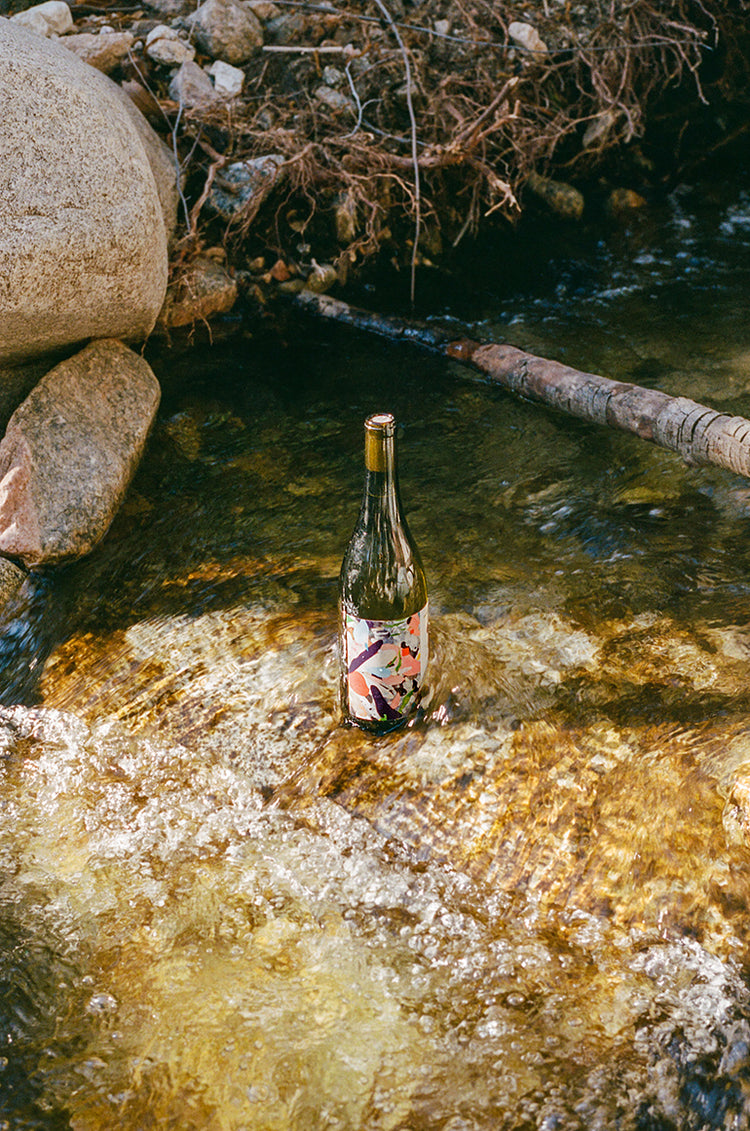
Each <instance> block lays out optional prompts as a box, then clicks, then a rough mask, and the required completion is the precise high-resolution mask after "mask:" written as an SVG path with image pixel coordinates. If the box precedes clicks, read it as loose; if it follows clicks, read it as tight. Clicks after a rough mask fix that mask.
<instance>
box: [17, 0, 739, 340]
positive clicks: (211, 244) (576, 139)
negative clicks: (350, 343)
mask: <svg viewBox="0 0 750 1131" xmlns="http://www.w3.org/2000/svg"><path fill="white" fill-rule="evenodd" d="M4 3H5V6H6V8H7V9H8V11H9V12H12V15H11V19H12V20H14V21H18V22H20V23H22V24H24V25H25V26H28V27H32V28H33V29H34V30H35V31H36V32H38V33H40V34H44V35H49V36H54V37H58V38H59V41H60V43H62V44H64V45H65V46H66V47H67V48H68V49H69V50H71V51H73V52H75V53H76V54H78V55H79V56H80V57H81V58H83V59H84V60H86V62H87V63H89V64H90V65H92V66H94V67H97V68H99V69H100V70H102V71H104V72H105V73H106V74H108V75H109V76H110V77H111V78H112V80H113V81H114V82H115V83H116V84H117V85H119V86H120V87H121V88H122V89H123V90H124V91H126V92H127V93H128V95H129V96H130V97H131V98H132V99H133V101H134V102H135V103H136V104H137V105H138V106H139V108H140V109H141V110H142V111H143V113H144V114H145V115H146V116H147V118H148V119H149V121H150V122H151V124H152V126H153V127H154V129H155V130H156V131H157V132H158V133H159V134H160V135H161V136H162V138H163V140H164V141H165V143H166V145H167V146H168V147H169V149H170V151H171V152H172V154H173V157H174V161H175V164H176V166H177V167H179V171H180V185H181V200H180V208H179V217H178V220H179V226H178V231H177V236H176V239H175V240H174V242H173V245H172V255H171V268H172V277H173V282H175V287H174V289H173V293H172V295H171V299H170V301H171V310H172V314H171V321H172V323H173V324H174V323H175V322H182V323H184V322H187V321H190V320H191V319H192V318H193V317H195V316H197V317H205V316H210V314H211V312H212V311H213V310H214V309H216V310H222V309H226V308H227V306H228V305H229V304H230V303H231V302H232V301H233V300H234V296H235V294H236V289H235V288H236V286H237V285H238V286H239V288H240V290H243V289H244V290H245V291H246V292H249V293H250V294H251V295H254V296H255V297H259V292H258V288H260V290H261V292H262V291H263V288H264V287H267V286H269V285H270V286H275V285H277V284H279V283H280V284H282V285H284V286H289V287H295V286H300V285H302V281H304V280H307V279H309V280H310V281H311V284H312V285H313V286H314V287H316V288H318V289H325V288H328V287H330V286H331V285H332V284H333V283H334V282H339V283H344V284H345V283H346V282H347V280H348V279H350V278H351V277H352V274H358V273H359V272H361V270H362V267H363V265H365V264H368V263H370V262H371V261H372V260H373V258H375V257H377V256H383V255H385V256H387V257H388V258H390V259H393V260H395V261H396V262H398V263H400V264H402V265H404V264H409V263H413V262H425V261H427V262H432V263H438V264H439V263H440V262H441V259H442V257H443V255H444V253H445V252H446V250H448V249H450V248H451V247H453V246H454V245H455V244H456V243H457V242H460V241H461V240H462V239H464V238H466V237H467V236H471V235H476V234H477V233H479V232H481V231H482V230H484V229H485V228H486V227H488V226H489V225H492V224H498V223H500V224H507V223H508V222H511V223H512V222H515V221H517V220H518V218H519V217H521V216H523V215H524V214H525V213H526V212H527V211H529V210H531V211H532V212H533V210H534V209H535V208H537V207H542V208H544V209H552V210H553V211H555V212H557V213H558V214H560V215H561V216H562V217H564V218H566V219H571V218H573V219H580V217H581V216H582V215H583V214H584V213H585V211H586V209H587V208H589V209H590V208H591V207H592V199H593V198H595V199H596V201H597V202H598V201H599V200H604V201H605V202H606V206H607V208H608V209H609V210H610V211H611V212H612V213H615V214H622V213H623V212H625V213H627V212H629V211H630V210H632V209H634V208H639V207H642V206H643V203H644V200H645V199H647V197H648V192H649V191H650V190H651V189H652V188H653V187H654V186H655V185H656V186H658V185H661V184H662V183H663V182H664V180H665V179H668V178H669V177H670V176H674V175H675V174H677V175H679V173H680V172H681V171H683V170H684V169H685V168H686V167H688V166H690V167H692V166H693V165H694V164H695V163H700V162H701V161H703V160H714V159H715V157H716V155H717V153H718V152H722V151H724V150H725V149H727V148H731V144H732V140H733V138H734V137H735V136H739V135H742V133H743V132H744V130H745V128H746V118H747V114H746V106H745V107H744V111H745V112H743V100H745V101H746V93H744V92H746V90H747V69H748V44H749V43H750V39H749V38H748V33H747V28H746V26H745V23H746V20H745V17H743V14H742V12H741V11H740V9H743V8H744V5H743V4H740V5H738V4H737V3H735V2H732V0H700V2H699V0H678V2H677V3H674V2H671V0H670V2H666V0H635V2H633V0H627V2H626V0H613V2H612V3H609V2H608V3H606V4H604V3H600V2H598V0H580V2H578V3H570V2H569V0H525V2H519V3H514V4H490V3H486V2H484V0H472V2H468V0H466V2H461V3H452V2H451V3H449V2H447V0H421V2H419V3H415V2H410V0H348V2H346V3H343V2H342V3H336V2H333V0H321V2H320V3H313V2H309V0H307V2H304V0H277V2H270V0H204V2H203V3H201V4H199V5H197V6H196V5H195V4H194V3H191V2H190V0H149V3H147V4H142V5H128V6H118V5H117V4H111V5H110V4H108V3H106V2H105V0H103V2H102V3H101V4H87V3H81V4H72V5H71V6H70V7H68V6H67V5H66V4H64V3H62V0H52V3H51V4H50V3H46V4H42V5H39V6H36V7H34V8H32V9H30V10H29V9H27V10H20V11H16V8H20V7H22V4H23V0H21V3H19V0H4ZM0 11H2V4H0ZM53 12H54V13H56V14H55V15H53ZM206 253H208V255H206ZM196 258H198V259H199V260H201V264H199V267H198V268H196V266H195V263H194V261H195V260H196ZM206 259H207V260H208V264H209V266H208V267H207V268H206V269H205V270H203V266H204V265H205V263H206ZM279 261H281V262H279ZM217 265H218V266H217ZM222 265H224V266H227V267H228V268H229V271H228V274H229V276H231V280H230V279H227V278H226V277H225V276H224V275H223V273H222V271H221V270H220V268H221V266H222ZM185 272H187V277H186V278H182V276H183V275H184V274H185ZM181 278H182V281H181V282H179V283H178V280H179V279H181ZM196 291H197V292H199V293H200V299H199V301H198V302H197V304H196V307H195V310H194V311H193V310H192V308H191V303H190V301H189V299H190V296H191V295H192V293H193V292H196ZM260 297H262V295H261V296H260Z"/></svg>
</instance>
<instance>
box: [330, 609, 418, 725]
mask: <svg viewBox="0 0 750 1131" xmlns="http://www.w3.org/2000/svg"><path fill="white" fill-rule="evenodd" d="M343 617H344V636H343V645H344V651H345V655H344V663H345V666H346V672H347V676H346V692H347V696H348V700H349V701H348V704H347V706H348V709H349V714H350V715H351V716H352V717H353V718H355V719H366V720H374V721H383V722H385V721H393V722H397V721H399V720H400V719H403V718H404V717H405V716H406V715H408V714H409V712H410V711H411V710H412V709H413V707H414V705H415V702H416V698H417V692H418V691H419V689H420V687H421V686H422V681H423V680H424V674H425V671H426V668H427V655H428V640H427V620H428V617H427V605H425V606H424V608H422V609H420V611H419V612H418V613H413V614H412V615H411V616H410V617H406V618H405V619H404V620H365V619H363V618H362V617H358V616H357V615H356V614H355V613H353V612H351V610H349V609H347V608H346V606H344V610H343Z"/></svg>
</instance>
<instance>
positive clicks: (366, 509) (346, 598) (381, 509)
mask: <svg viewBox="0 0 750 1131" xmlns="http://www.w3.org/2000/svg"><path fill="white" fill-rule="evenodd" d="M395 432H396V422H395V420H394V418H393V416H392V415H391V414H390V413H385V412H381V413H377V414H375V415H374V416H370V417H368V419H367V420H366V421H365V488H364V494H363V498H362V506H361V509H360V512H359V518H358V519H357V524H356V526H355V528H354V533H353V534H352V536H351V539H350V540H349V545H348V546H347V549H346V553H345V554H344V560H343V562H342V565H341V575H340V579H339V607H340V633H339V649H340V651H339V654H340V660H341V705H342V713H343V716H344V719H345V721H346V722H348V723H354V724H356V725H357V726H359V727H361V728H362V729H363V730H366V731H369V732H370V733H373V734H385V733H386V732H387V731H389V730H394V729H395V728H396V727H399V726H401V725H402V724H403V723H405V722H406V720H407V718H408V717H409V715H410V714H411V713H412V712H413V711H414V709H415V707H416V706H417V703H418V701H419V695H420V689H421V687H422V684H423V681H424V676H425V670H426V668H427V659H428V633H427V624H428V611H427V582H426V580H425V575H424V569H423V568H422V562H421V560H420V557H419V551H418V550H417V548H416V546H415V544H414V541H413V540H412V537H411V534H410V533H409V528H408V526H407V524H406V519H405V518H404V514H403V510H402V507H401V500H400V497H399V489H398V474H397V469H396V452H395Z"/></svg>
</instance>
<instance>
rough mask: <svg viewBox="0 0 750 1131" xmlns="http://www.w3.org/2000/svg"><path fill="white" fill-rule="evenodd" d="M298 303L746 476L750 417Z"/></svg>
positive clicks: (347, 311)
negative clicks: (426, 350)
mask: <svg viewBox="0 0 750 1131" xmlns="http://www.w3.org/2000/svg"><path fill="white" fill-rule="evenodd" d="M296 301H297V303H298V305H300V306H301V307H302V308H303V309H305V310H308V311H310V312H312V313H315V314H318V315H321V316H322V317H325V318H331V319H333V320H335V321H337V322H344V323H346V324H347V325H350V326H355V327H357V328H358V329H360V330H368V331H370V332H372V333H376V334H379V335H380V336H381V337H386V338H389V339H391V340H395V341H404V342H411V343H413V344H415V345H419V346H422V347H423V348H426V349H428V350H430V351H432V352H436V353H439V354H442V355H443V356H444V357H450V358H452V359H454V360H455V361H459V362H461V363H462V364H464V365H466V366H467V367H469V368H471V369H474V370H477V371H478V372H480V373H483V374H484V375H485V376H486V377H488V378H489V379H490V380H491V381H494V382H496V383H497V384H498V385H502V386H503V387H504V388H506V389H509V390H510V391H511V392H513V393H516V394H517V395H518V396H521V397H524V398H526V399H527V400H532V401H540V402H541V403H543V404H546V405H549V406H550V407H552V408H555V409H559V410H560V411H561V412H566V413H568V414H570V415H572V416H578V417H580V418H581V419H582V420H590V421H592V422H593V423H595V424H607V425H609V426H610V427H611V428H618V429H620V430H622V431H624V432H632V433H634V434H635V435H636V436H640V438H641V439H642V440H650V441H651V442H652V443H654V444H658V445H659V446H660V447H662V448H668V449H669V450H670V451H673V452H677V453H678V455H680V456H682V458H683V459H684V460H685V462H686V463H688V464H716V465H717V466H718V467H723V468H726V469H727V470H728V471H734V472H736V473H737V474H739V475H744V476H746V477H747V478H750V420H746V419H745V418H744V417H742V416H730V415H729V414H728V413H725V412H717V411H716V410H715V409H712V408H708V407H707V406H706V405H702V404H698V403H697V402H696V401H692V400H689V399H688V398H687V397H671V396H669V394H667V393H662V392H659V391H658V390H657V389H646V388H644V387H643V386H641V385H631V384H630V383H628V382H626V381H613V380H611V379H610V378H609V377H600V376H598V375H597V374H595V373H582V372H580V371H579V370H578V369H572V368H571V367H570V366H568V365H562V364H561V363H560V362H558V361H550V360H548V359H547V358H543V357H535V356H534V355H533V354H530V353H525V352H524V351H523V350H520V349H516V347H515V346H510V345H506V344H504V343H493V342H478V341H473V340H472V339H470V338H464V337H458V336H456V333H455V328H452V327H451V328H449V329H447V330H446V328H445V327H444V326H443V327H438V326H436V325H431V324H429V323H421V322H413V321H409V320H406V319H399V318H391V317H388V316H384V315H379V314H373V313H371V312H370V311H367V310H362V309H360V308H358V307H354V306H349V305H348V304H347V303H345V302H341V301H340V300H339V299H334V298H331V297H330V295H318V294H313V293H312V292H309V291H303V292H302V293H301V294H299V295H298V296H297V299H296Z"/></svg>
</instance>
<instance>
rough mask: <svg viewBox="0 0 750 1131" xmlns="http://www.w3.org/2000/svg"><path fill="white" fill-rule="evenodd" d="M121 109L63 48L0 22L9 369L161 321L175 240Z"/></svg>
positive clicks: (140, 331) (4, 326)
mask: <svg viewBox="0 0 750 1131" xmlns="http://www.w3.org/2000/svg"><path fill="white" fill-rule="evenodd" d="M105 38H108V37H105ZM123 100H127V99H126V95H124V94H123V93H122V92H121V91H120V89H119V87H118V86H117V85H116V84H115V83H113V82H112V81H111V80H110V79H108V78H107V77H106V76H105V75H103V74H101V73H100V72H99V71H97V70H95V69H94V68H93V67H89V66H87V65H86V64H85V63H83V62H81V60H80V59H79V58H77V56H76V55H74V54H73V53H72V52H70V51H67V50H66V49H65V47H63V46H62V41H55V40H51V39H42V38H40V37H39V36H36V35H34V34H32V33H30V32H29V31H27V30H26V29H25V28H23V27H21V26H20V25H19V24H17V23H14V22H13V21H10V20H5V19H0V106H2V131H1V132H0V200H2V208H1V209H0V365H1V364H6V363H7V364H10V363H14V362H16V361H21V360H23V359H24V358H29V357H35V356H36V357H39V356H41V355H42V354H44V353H48V352H50V351H52V350H56V349H60V348H61V347H65V346H69V345H73V344H74V343H76V342H83V341H87V340H89V339H91V338H103V337H113V338H123V339H124V340H126V341H142V340H143V339H144V338H145V337H146V336H147V335H148V333H149V332H150V330H151V328H152V327H153V325H154V322H155V321H156V317H157V315H158V313H159V311H160V309H161V306H162V303H163V301H164V295H165V293H166V285H167V266H168V264H167V231H166V226H165V221H164V214H163V212H162V202H161V200H160V197H159V192H158V189H157V185H156V181H155V177H154V172H153V169H152V166H151V161H150V159H149V155H148V153H147V151H146V148H145V146H144V143H143V141H142V140H141V136H140V132H139V128H138V127H137V126H136V125H135V124H134V121H133V117H134V116H135V115H136V114H137V113H138V112H137V111H136V109H135V107H134V106H132V104H130V105H128V108H127V109H126V107H125V105H124V102H123ZM141 129H143V130H144V132H145V130H147V129H150V127H148V125H147V123H146V122H145V120H144V121H143V122H142V125H141ZM150 132H151V134H153V130H151V131H150ZM154 139H155V142H157V143H158V142H159V139H158V138H156V135H154Z"/></svg>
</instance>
